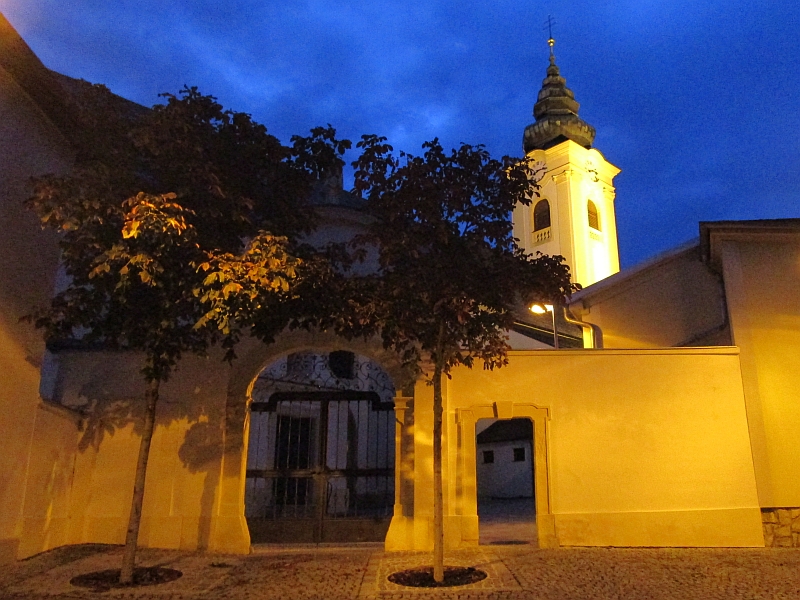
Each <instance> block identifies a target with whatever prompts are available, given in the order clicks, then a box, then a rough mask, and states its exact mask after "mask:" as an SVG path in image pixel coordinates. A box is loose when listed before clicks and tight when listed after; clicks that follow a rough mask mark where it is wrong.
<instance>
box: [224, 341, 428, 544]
mask: <svg viewBox="0 0 800 600" xmlns="http://www.w3.org/2000/svg"><path fill="white" fill-rule="evenodd" d="M304 350H314V351H321V352H330V351H334V350H349V351H351V352H354V353H356V354H360V355H362V356H366V357H368V358H370V359H372V360H374V361H375V362H377V363H378V364H380V365H381V367H382V368H383V369H384V370H385V371H386V372H387V373H388V375H389V376H390V377H391V379H392V381H393V382H394V383H395V386H396V389H397V390H400V389H401V388H402V387H403V386H406V385H408V384H409V383H410V382H411V381H413V380H412V378H411V377H410V376H409V374H408V371H407V370H405V369H404V368H403V366H402V364H401V363H400V360H399V359H398V357H397V355H396V354H395V353H394V352H392V351H390V350H387V349H385V348H384V347H383V344H382V343H381V341H380V339H378V338H370V339H367V340H365V339H363V338H359V339H356V340H347V339H345V338H342V337H340V336H337V335H335V334H332V333H321V332H314V331H305V330H296V331H291V332H285V333H283V334H281V335H280V336H279V337H278V338H277V339H276V340H275V342H274V343H272V344H265V343H263V342H260V341H258V340H256V339H247V340H244V341H243V342H242V343H241V344H240V345H239V347H237V355H238V357H237V359H236V360H235V361H234V362H233V364H232V365H231V368H230V371H229V373H230V376H229V378H228V386H227V395H226V398H227V399H226V405H225V426H224V433H223V438H224V439H223V455H222V463H221V465H220V473H221V476H220V483H219V487H218V494H217V502H216V506H215V510H214V513H215V514H214V518H213V525H212V534H211V543H210V546H209V548H210V549H211V550H214V551H217V552H233V553H247V552H249V551H250V532H249V529H248V527H247V521H246V520H245V503H244V501H245V474H246V469H247V439H248V434H249V425H250V419H249V411H248V406H249V404H250V401H251V393H252V389H253V385H254V383H255V380H256V378H257V377H258V375H259V373H261V371H262V370H263V369H264V368H266V367H267V366H269V365H270V364H272V363H273V362H274V361H276V360H277V359H279V358H280V357H281V356H284V355H286V354H290V353H292V352H301V351H304Z"/></svg>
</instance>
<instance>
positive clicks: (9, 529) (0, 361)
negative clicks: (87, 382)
mask: <svg viewBox="0 0 800 600" xmlns="http://www.w3.org/2000/svg"><path fill="white" fill-rule="evenodd" d="M71 160H72V157H71V151H70V149H69V146H68V144H67V142H66V140H65V139H64V138H63V136H62V135H61V134H60V132H59V131H58V130H57V129H56V127H55V126H54V125H53V124H52V123H51V122H50V121H49V120H48V119H47V117H46V116H45V115H44V113H43V112H42V111H41V110H40V109H39V108H38V107H37V105H36V104H35V103H34V102H33V101H32V100H31V99H30V98H29V97H28V95H27V94H26V93H25V92H24V91H23V90H22V89H21V88H20V87H19V86H18V85H17V83H16V82H15V81H14V79H13V78H12V77H11V76H10V75H9V74H8V73H7V72H6V71H5V70H3V69H2V68H0V165H2V168H0V226H1V227H2V231H0V373H2V376H1V377H0V439H1V440H2V441H3V452H2V453H0V563H2V562H4V561H8V560H13V559H14V558H15V557H16V556H18V555H19V554H20V553H25V554H27V553H30V552H33V551H40V550H44V549H47V548H50V547H52V546H54V545H58V544H59V543H62V541H61V540H63V539H64V536H65V535H66V534H65V533H64V531H65V530H64V527H63V521H60V519H62V518H63V516H64V514H65V510H66V509H65V506H66V503H67V502H68V493H69V479H68V477H66V475H65V474H64V473H65V469H66V468H67V465H68V464H69V462H70V452H71V451H72V450H74V446H75V439H76V438H75V434H76V426H75V423H74V421H73V420H72V419H71V418H69V417H67V416H64V415H63V414H55V413H50V412H47V411H43V410H42V409H40V408H39V406H40V401H39V366H40V365H41V362H42V356H43V353H44V343H43V341H42V336H41V334H40V333H39V332H38V331H36V330H34V328H33V327H31V326H30V325H27V324H21V323H19V318H20V317H21V316H22V315H24V314H27V313H29V312H31V311H32V310H33V309H34V308H35V307H36V306H40V305H43V304H45V303H46V302H47V301H48V299H49V297H50V293H51V291H52V289H53V281H54V276H55V269H56V264H57V260H58V252H57V248H56V244H55V239H54V238H53V237H52V236H49V235H47V234H45V233H44V232H42V231H41V230H40V228H39V226H38V223H37V221H36V218H35V216H34V215H33V214H32V213H30V212H29V211H27V209H26V208H25V207H24V206H23V201H24V200H25V198H27V196H28V194H29V192H30V189H29V187H28V186H29V178H30V177H32V176H34V175H37V174H44V173H48V172H63V171H64V170H66V169H67V168H69V165H70V164H71ZM33 447H35V448H36V449H37V454H36V456H35V457H29V452H28V451H29V449H30V448H33ZM41 494H48V496H47V499H43V497H40V495H41ZM23 515H24V516H25V517H26V518H29V519H32V520H25V519H23ZM34 521H35V524H34ZM59 523H61V524H59ZM23 537H24V538H25V540H26V541H24V542H21V541H20V540H21V538H23Z"/></svg>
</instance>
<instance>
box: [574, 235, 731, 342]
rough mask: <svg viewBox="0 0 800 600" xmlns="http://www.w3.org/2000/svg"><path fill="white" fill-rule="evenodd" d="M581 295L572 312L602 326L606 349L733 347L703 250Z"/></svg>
mask: <svg viewBox="0 0 800 600" xmlns="http://www.w3.org/2000/svg"><path fill="white" fill-rule="evenodd" d="M620 275H621V276H622V278H618V279H616V280H615V279H614V278H611V279H608V280H605V281H602V282H600V283H599V284H597V285H596V286H590V287H588V288H586V289H585V290H583V291H582V292H580V293H578V294H577V295H576V296H575V297H574V298H573V301H572V304H571V309H572V311H573V312H574V313H575V314H576V315H579V316H580V318H582V319H583V320H584V321H588V322H590V323H594V324H596V325H599V326H600V328H601V329H602V330H603V343H604V346H605V347H606V348H669V347H673V346H717V345H719V346H727V345H730V344H731V341H730V335H729V328H728V327H727V321H726V313H725V299H724V294H723V288H722V284H721V282H720V280H719V277H718V276H717V275H715V274H714V273H713V272H712V271H711V269H709V268H708V267H707V266H706V265H705V264H703V262H702V261H701V260H700V252H699V246H695V247H693V248H689V249H687V250H685V251H683V252H680V253H678V254H676V255H674V256H672V257H669V258H666V259H663V260H661V261H658V262H656V263H655V264H653V265H652V266H650V267H648V268H643V269H641V270H640V271H639V272H635V273H633V274H627V273H625V272H623V273H621V274H620Z"/></svg>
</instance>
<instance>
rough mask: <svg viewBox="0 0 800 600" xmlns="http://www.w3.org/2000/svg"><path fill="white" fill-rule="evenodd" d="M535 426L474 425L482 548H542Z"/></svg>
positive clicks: (526, 422)
mask: <svg viewBox="0 0 800 600" xmlns="http://www.w3.org/2000/svg"><path fill="white" fill-rule="evenodd" d="M533 430H534V428H533V421H532V420H531V419H529V418H526V417H522V418H513V419H480V420H478V422H477V423H476V426H475V433H476V440H475V449H476V456H475V458H476V465H475V470H476V474H475V475H476V488H477V490H476V491H477V497H478V498H477V500H478V517H479V539H480V543H481V544H532V545H538V534H537V526H536V498H535V494H536V489H535V483H534V482H535V478H534V468H535V465H534V444H533V435H534V434H533Z"/></svg>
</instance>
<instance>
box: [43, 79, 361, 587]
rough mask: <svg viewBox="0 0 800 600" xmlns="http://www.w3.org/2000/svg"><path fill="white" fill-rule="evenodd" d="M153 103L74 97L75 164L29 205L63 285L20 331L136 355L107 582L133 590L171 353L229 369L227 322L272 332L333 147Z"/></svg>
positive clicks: (197, 105)
mask: <svg viewBox="0 0 800 600" xmlns="http://www.w3.org/2000/svg"><path fill="white" fill-rule="evenodd" d="M166 98H167V103H166V104H164V105H159V106H156V107H154V108H153V109H152V110H151V111H146V110H144V109H141V108H140V107H139V108H137V107H135V106H133V107H132V106H131V105H125V104H123V105H122V108H120V103H119V99H118V98H116V97H114V96H112V95H111V94H110V93H109V92H108V90H106V89H105V88H103V87H100V86H88V84H87V88H86V90H85V92H84V97H83V98H82V101H81V103H80V107H81V108H82V112H81V114H82V123H83V128H82V129H81V132H80V136H79V137H78V138H77V142H76V143H77V152H76V154H77V164H76V166H75V168H74V169H73V172H72V174H71V175H69V176H66V177H55V176H46V177H43V178H40V179H39V180H37V181H36V182H35V186H34V194H33V196H32V198H31V199H30V200H29V205H30V207H31V208H32V209H33V210H34V211H35V212H36V213H37V215H38V216H39V218H40V220H41V222H42V225H43V226H45V227H50V228H53V229H55V230H56V231H58V232H59V233H60V238H59V239H60V242H59V244H60V248H61V259H62V265H63V269H64V271H65V273H66V275H67V276H68V284H67V285H66V287H65V288H64V289H63V290H62V291H60V292H59V293H58V294H56V296H55V297H54V298H53V300H52V303H51V306H50V307H49V309H46V310H42V311H40V312H39V313H37V314H35V315H33V316H31V317H30V319H31V320H34V321H35V323H36V325H37V326H39V327H43V328H45V330H46V332H47V336H48V338H49V339H50V340H51V341H54V340H56V341H58V340H70V339H71V340H75V339H77V340H79V341H80V343H81V344H87V345H101V346H102V347H115V348H123V349H128V350H135V351H139V352H141V353H142V354H143V355H144V363H143V366H142V370H141V372H142V375H143V377H144V380H145V382H146V384H147V391H146V394H145V399H144V400H145V404H146V410H145V419H144V427H143V433H142V439H141V444H140V449H139V455H138V459H137V467H136V476H135V482H134V491H133V496H132V501H131V512H130V519H129V524H128V531H127V536H126V548H125V554H124V558H123V563H122V569H121V574H120V582H121V583H130V582H131V581H132V577H133V570H134V566H135V560H136V550H137V540H138V532H139V522H140V517H141V509H142V502H143V498H144V482H145V476H146V469H147V461H148V455H149V448H150V440H151V438H152V433H153V428H154V424H155V414H156V406H157V402H158V397H159V390H160V385H161V383H163V382H164V381H167V379H168V378H169V376H170V375H171V373H172V372H173V371H174V370H175V368H176V367H177V365H178V362H179V360H180V358H181V356H182V354H184V353H187V352H188V353H195V354H203V353H205V352H206V350H207V349H208V347H209V346H210V345H211V344H213V343H215V342H217V341H219V340H220V339H221V340H222V342H223V344H224V345H225V346H226V347H227V348H228V350H229V352H228V354H227V357H228V358H232V357H233V356H234V354H233V347H234V345H235V342H236V341H237V340H238V339H239V336H240V334H241V331H242V325H241V323H240V321H239V319H240V317H244V316H245V315H247V314H249V313H250V312H251V311H252V310H254V308H256V307H257V308H258V310H259V311H261V312H267V313H268V312H270V310H271V309H275V310H274V312H275V313H276V314H277V315H279V316H280V318H273V320H272V321H271V322H270V325H269V327H271V328H272V329H271V330H270V331H273V332H274V331H279V330H280V329H281V328H282V327H283V326H285V319H284V317H283V315H285V314H286V313H285V312H284V311H282V310H280V308H279V307H280V305H281V303H283V302H285V301H287V300H288V299H289V298H291V297H292V286H293V285H294V283H295V282H297V281H300V280H301V279H302V278H303V277H306V278H310V277H313V274H314V268H312V267H315V265H318V264H320V262H321V261H320V260H318V259H315V258H314V257H313V253H311V251H310V250H309V249H308V248H304V247H302V246H301V245H299V244H298V243H297V241H296V240H297V237H298V236H299V234H301V233H302V232H304V231H307V230H308V229H309V228H310V227H311V226H312V224H313V211H312V210H311V208H310V206H309V205H308V203H307V202H306V200H307V198H308V197H309V195H310V193H311V191H312V190H313V188H314V186H315V185H316V184H317V183H318V181H319V180H320V179H321V178H322V177H323V176H324V174H325V173H327V172H329V171H330V169H331V168H332V165H331V164H330V161H331V160H334V162H335V159H336V157H337V156H338V154H337V152H338V153H341V151H343V147H342V144H344V145H346V144H347V143H346V142H339V141H337V140H336V139H335V135H334V134H335V132H334V131H333V129H332V128H330V127H328V128H327V129H324V128H317V129H315V130H313V131H312V135H311V136H310V137H299V136H298V137H295V138H293V146H292V147H286V146H283V145H282V144H280V142H279V141H278V140H277V139H276V138H274V137H273V136H271V135H269V134H268V133H267V130H266V128H265V127H264V126H263V125H260V124H258V123H255V122H254V121H253V120H252V119H251V118H250V116H249V115H246V114H244V113H234V112H232V111H227V110H224V109H223V108H222V106H221V105H219V104H218V103H217V102H216V100H215V99H214V98H213V97H211V96H203V95H201V94H200V93H199V92H197V90H196V89H195V88H186V89H184V90H183V91H182V92H181V93H180V95H179V96H173V95H166ZM333 166H335V165H333ZM298 254H305V255H307V256H309V257H310V260H309V261H308V265H309V267H306V263H305V261H303V260H302V259H300V258H298V257H297V255H298ZM256 297H257V298H256ZM223 307H224V310H223ZM265 335H266V330H265Z"/></svg>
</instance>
